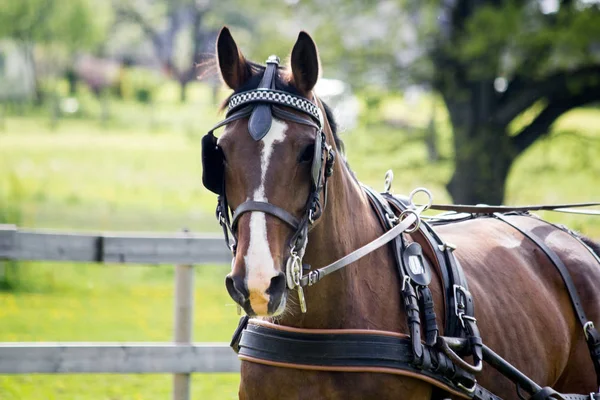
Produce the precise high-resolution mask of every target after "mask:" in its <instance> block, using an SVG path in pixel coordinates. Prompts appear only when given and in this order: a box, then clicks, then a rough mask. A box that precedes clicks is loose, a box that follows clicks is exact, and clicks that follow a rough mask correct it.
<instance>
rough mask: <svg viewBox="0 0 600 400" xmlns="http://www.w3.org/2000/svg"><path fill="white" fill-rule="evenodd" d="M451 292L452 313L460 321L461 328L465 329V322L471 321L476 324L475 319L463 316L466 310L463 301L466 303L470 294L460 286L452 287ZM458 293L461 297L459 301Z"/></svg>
mask: <svg viewBox="0 0 600 400" xmlns="http://www.w3.org/2000/svg"><path fill="white" fill-rule="evenodd" d="M453 291H454V313H455V314H456V316H457V317H458V319H459V320H460V323H461V324H462V327H463V328H465V320H469V321H473V322H475V323H476V322H477V319H475V318H474V317H471V316H470V315H465V310H466V308H467V305H466V304H465V301H467V298H468V297H469V296H470V295H471V292H469V291H468V290H467V289H466V288H465V287H463V286H461V285H454V286H453ZM459 293H460V295H461V297H460V299H459Z"/></svg>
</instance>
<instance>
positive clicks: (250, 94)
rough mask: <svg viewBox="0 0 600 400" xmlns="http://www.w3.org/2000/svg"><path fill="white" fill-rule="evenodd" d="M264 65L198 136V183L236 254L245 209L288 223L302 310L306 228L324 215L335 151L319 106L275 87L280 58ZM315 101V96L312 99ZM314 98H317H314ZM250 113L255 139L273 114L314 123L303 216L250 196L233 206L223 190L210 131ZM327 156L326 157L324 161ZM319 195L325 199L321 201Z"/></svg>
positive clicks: (291, 283) (289, 268)
mask: <svg viewBox="0 0 600 400" xmlns="http://www.w3.org/2000/svg"><path fill="white" fill-rule="evenodd" d="M266 64H267V66H266V69H265V72H264V75H263V77H262V79H261V81H260V84H259V85H258V88H257V89H254V90H249V91H245V92H241V93H237V94H234V95H233V96H231V98H230V99H229V102H228V106H227V114H226V118H225V119H224V120H223V121H221V122H219V123H218V124H216V125H215V126H214V127H213V128H212V129H211V130H210V131H209V132H208V133H207V134H206V135H205V136H204V137H203V138H202V163H203V169H202V182H203V184H204V186H205V187H206V188H207V189H208V190H210V191H212V192H214V193H216V194H217V195H218V201H217V209H216V217H217V219H218V221H219V224H220V225H221V227H222V229H223V234H224V236H225V241H226V243H227V246H228V247H229V248H230V249H231V252H232V253H233V256H234V259H235V255H236V251H237V227H238V223H239V221H240V218H241V216H242V215H243V214H245V213H247V212H256V211H258V212H263V213H266V214H269V215H272V216H274V217H276V218H278V219H279V220H281V221H283V222H284V223H286V224H287V225H288V226H290V227H291V228H292V230H293V231H294V233H293V234H292V235H291V237H290V238H289V240H288V243H289V249H290V256H289V258H288V259H287V262H286V271H285V276H286V284H287V287H288V288H289V289H296V290H297V291H298V296H299V299H300V306H301V309H302V312H306V302H305V300H304V293H303V290H302V285H301V279H302V270H303V266H302V258H303V256H304V251H305V249H306V246H307V244H308V232H309V230H310V229H311V227H312V226H313V225H314V223H315V222H316V221H317V220H318V219H319V217H320V216H321V215H322V214H323V210H324V209H325V206H326V205H327V180H328V178H329V177H330V176H331V175H332V174H333V165H334V162H335V151H334V150H333V147H332V146H331V145H329V144H328V143H327V140H326V136H325V133H324V132H323V126H324V118H323V112H322V111H321V108H320V107H319V106H318V105H317V104H315V103H314V102H312V101H311V100H309V99H307V98H304V97H300V96H296V95H293V94H290V93H287V92H284V91H280V90H277V89H276V87H275V82H276V77H277V70H278V66H279V58H278V57H277V56H270V57H269V58H268V59H267V61H266ZM315 100H316V99H315ZM316 102H318V100H316ZM286 108H288V109H293V110H294V111H297V112H300V113H301V114H303V115H305V116H307V117H308V118H304V117H300V116H298V115H297V114H296V113H293V112H290V111H288V110H287V109H286ZM243 118H249V121H248V131H249V133H250V135H251V137H252V138H253V139H254V140H255V141H259V140H261V139H262V138H263V137H265V135H266V134H267V133H268V132H269V129H270V128H271V125H272V121H273V118H277V119H280V120H286V121H290V122H295V123H298V124H302V125H305V126H309V127H311V128H314V129H315V131H316V134H315V143H314V155H313V159H312V166H311V189H310V194H309V195H308V198H307V201H306V205H305V207H304V213H303V215H302V216H301V217H300V218H299V219H298V218H296V217H295V216H294V215H292V214H291V213H290V212H289V211H287V210H285V209H284V208H281V207H279V206H276V205H274V204H272V203H269V202H266V201H255V200H248V201H245V202H244V203H242V204H240V205H239V206H238V207H237V208H236V209H235V210H231V212H232V214H231V215H230V207H229V204H228V202H227V196H226V191H225V173H224V164H223V162H224V156H223V152H222V149H221V148H220V147H219V146H218V144H217V138H216V137H215V136H214V131H215V130H216V129H218V128H220V127H223V126H225V125H227V124H229V123H231V122H233V121H237V120H239V119H243ZM323 160H325V162H323ZM321 197H322V198H323V200H322V201H321Z"/></svg>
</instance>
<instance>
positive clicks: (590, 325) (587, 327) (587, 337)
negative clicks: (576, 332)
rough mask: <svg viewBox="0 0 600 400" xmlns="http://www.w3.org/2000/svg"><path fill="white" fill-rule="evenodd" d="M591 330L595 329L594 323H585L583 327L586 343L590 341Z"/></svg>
mask: <svg viewBox="0 0 600 400" xmlns="http://www.w3.org/2000/svg"><path fill="white" fill-rule="evenodd" d="M591 329H594V323H593V322H592V321H588V322H586V323H585V325H583V334H584V335H585V340H586V342H587V341H588V340H590V333H589V331H590V330H591Z"/></svg>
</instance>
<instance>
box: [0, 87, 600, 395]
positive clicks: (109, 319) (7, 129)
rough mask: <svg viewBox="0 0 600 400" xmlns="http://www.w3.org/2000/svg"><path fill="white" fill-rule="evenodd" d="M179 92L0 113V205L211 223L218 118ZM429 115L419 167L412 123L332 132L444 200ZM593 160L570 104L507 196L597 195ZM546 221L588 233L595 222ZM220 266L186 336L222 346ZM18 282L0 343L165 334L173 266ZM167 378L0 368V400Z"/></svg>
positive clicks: (445, 174)
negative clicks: (205, 176)
mask: <svg viewBox="0 0 600 400" xmlns="http://www.w3.org/2000/svg"><path fill="white" fill-rule="evenodd" d="M190 97H191V98H192V101H191V102H190V103H189V104H186V105H185V106H181V105H177V104H175V103H174V102H172V101H171V100H169V96H168V95H164V96H163V97H161V96H159V103H158V104H156V105H154V106H140V105H135V104H128V103H118V102H115V103H114V104H111V110H112V113H113V114H112V116H111V119H110V120H109V121H108V122H106V123H101V122H99V121H98V120H97V119H95V118H94V115H95V114H94V112H96V111H94V110H96V109H95V108H94V107H97V104H96V105H94V103H93V100H92V99H89V98H88V99H86V100H85V102H86V103H85V104H88V103H89V104H90V105H89V106H88V109H89V110H92V111H89V113H87V114H85V115H80V116H79V117H77V118H69V119H65V120H61V121H59V122H58V126H56V127H52V126H51V124H50V123H49V121H50V118H49V116H48V113H45V112H36V113H33V114H32V115H30V113H25V115H22V116H19V115H15V114H10V115H9V116H8V117H6V119H5V120H4V122H3V123H2V124H0V208H1V207H2V201H3V199H6V198H7V195H6V193H8V192H9V191H10V192H11V193H12V196H11V198H13V201H14V199H15V198H16V199H18V202H19V207H20V208H21V210H22V221H23V222H22V224H23V225H26V226H31V227H48V228H61V229H69V230H82V231H86V230H121V231H123V230H126V231H134V230H151V231H161V230H162V231H176V230H179V229H181V228H184V227H186V228H189V229H191V230H193V231H203V232H204V231H213V232H218V230H219V227H218V225H217V224H216V222H215V221H214V220H213V211H214V203H215V198H214V196H213V195H212V194H211V193H208V192H207V191H206V190H204V188H203V187H202V184H201V179H200V176H201V168H200V138H201V136H202V135H203V134H204V132H205V131H206V129H207V128H208V127H209V126H211V125H212V124H213V123H214V122H216V121H217V120H218V116H217V114H216V112H215V108H214V107H213V106H211V105H210V103H209V102H208V101H207V100H206V98H207V89H206V88H203V87H201V86H198V87H196V88H193V89H192V90H191V95H190ZM82 104H83V102H82ZM429 108H430V107H429V106H426V105H420V106H418V109H423V110H429ZM381 112H382V116H384V117H385V115H386V114H394V117H396V118H397V117H398V116H400V117H402V118H404V119H406V120H407V121H408V122H409V123H411V124H413V125H414V124H416V125H420V126H423V125H424V124H426V123H427V117H423V115H425V116H427V115H428V114H427V112H423V113H417V112H414V111H413V110H412V109H411V110H408V109H407V107H406V106H405V105H403V104H402V103H401V102H399V100H398V99H390V100H389V101H388V102H387V103H386V105H385V107H384V108H383V109H382V111H381ZM437 119H438V121H437V122H438V124H437V125H438V133H439V145H440V151H441V154H442V160H441V161H440V162H437V163H428V162H427V159H426V150H425V146H424V144H423V143H422V142H421V141H420V140H419V138H418V135H417V134H415V133H414V132H412V133H411V132H408V131H402V130H397V129H392V128H390V127H386V126H383V125H373V124H364V123H363V124H362V125H361V126H360V127H359V128H358V129H357V130H356V131H354V132H346V133H344V134H343V136H342V137H343V138H344V140H345V142H346V148H347V154H348V159H349V162H350V165H351V167H352V168H353V169H354V170H355V172H356V174H357V176H358V177H359V179H361V180H362V181H363V182H365V183H367V184H370V185H372V186H374V187H376V188H381V187H382V185H383V175H384V173H385V171H386V170H387V169H389V168H392V169H394V172H395V175H396V180H395V182H394V190H395V191H396V192H398V193H408V192H409V191H410V190H411V189H413V188H414V187H417V186H425V187H428V188H429V189H431V190H432V192H433V193H434V196H435V200H436V201H440V202H445V201H449V198H448V195H447V193H446V192H445V189H444V184H445V182H446V181H447V180H448V178H449V177H450V174H451V168H452V165H451V161H449V160H450V159H451V145H450V133H449V129H448V126H447V122H446V120H445V116H444V114H443V112H438V113H437ZM2 127H3V128H2ZM599 156H600V110H598V109H581V110H575V111H572V112H570V113H569V114H567V115H565V116H563V117H562V118H561V119H560V120H559V121H558V123H557V124H556V125H555V127H554V131H553V133H552V134H551V135H550V136H548V137H547V138H546V139H544V140H542V141H540V142H538V143H537V144H536V145H534V146H533V147H532V148H531V149H530V150H529V151H528V152H527V153H526V154H524V155H523V156H522V157H521V158H520V159H519V160H518V161H517V163H516V164H515V166H514V168H513V171H512V173H511V176H510V178H509V182H508V188H507V199H506V203H507V204H532V203H555V202H571V201H592V200H598V199H600V157H599ZM3 193H4V195H3ZM3 196H4V197H3ZM4 201H5V200H4ZM545 216H546V217H548V218H549V219H551V220H553V221H556V222H562V223H566V224H567V225H569V226H570V227H572V228H574V229H578V230H581V231H582V232H584V233H586V234H588V235H590V236H592V237H595V238H600V224H598V222H597V221H598V220H597V218H596V219H594V218H588V217H583V216H570V215H559V214H549V213H548V214H546V215H545ZM227 269H228V268H227V266H204V267H199V268H197V271H196V275H197V276H196V305H195V307H196V308H195V314H196V319H195V326H194V340H196V341H218V342H223V341H227V340H229V337H230V334H231V332H232V331H233V328H234V326H235V324H236V322H237V315H236V313H235V307H234V306H233V302H232V301H231V300H230V299H229V297H228V296H227V294H226V292H225V290H224V287H223V278H224V276H225V274H226V273H227ZM19 280H20V283H18V284H17V285H16V290H13V291H11V292H0V341H165V340H170V338H171V334H172V333H171V326H172V307H173V270H172V268H171V267H168V266H164V267H148V266H94V265H77V264H52V263H24V264H22V265H21V266H20V268H19ZM237 382H238V377H237V376H236V375H231V374H229V375H228V374H217V375H202V374H197V375H194V381H193V395H194V396H193V398H195V399H229V398H236V393H237ZM170 387H171V378H170V376H168V375H54V376H46V375H40V376H38V375H36V376H0V400H5V399H9V400H16V399H82V400H91V399H103V400H104V399H106V400H125V399H164V398H168V396H169V393H170Z"/></svg>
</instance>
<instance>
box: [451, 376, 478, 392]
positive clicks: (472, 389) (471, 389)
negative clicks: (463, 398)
mask: <svg viewBox="0 0 600 400" xmlns="http://www.w3.org/2000/svg"><path fill="white" fill-rule="evenodd" d="M456 386H458V387H459V388H461V389H462V390H464V391H465V392H467V393H469V394H471V393H475V389H476V388H477V379H473V386H472V387H470V388H468V387H466V386H465V385H463V384H462V383H460V382H459V383H457V384H456Z"/></svg>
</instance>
